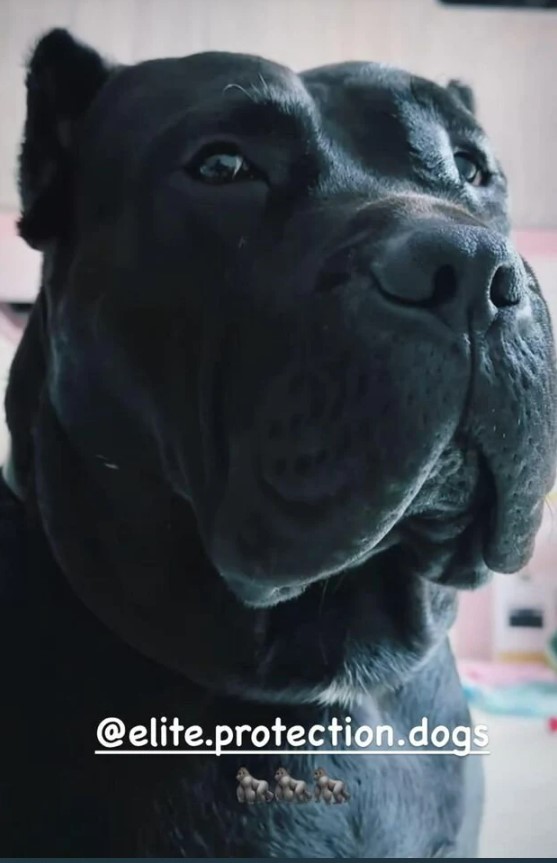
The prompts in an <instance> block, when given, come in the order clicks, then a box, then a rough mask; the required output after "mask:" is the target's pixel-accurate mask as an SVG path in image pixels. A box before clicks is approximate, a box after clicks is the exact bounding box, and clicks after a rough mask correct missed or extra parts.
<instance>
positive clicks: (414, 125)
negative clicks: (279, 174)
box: [79, 52, 501, 204]
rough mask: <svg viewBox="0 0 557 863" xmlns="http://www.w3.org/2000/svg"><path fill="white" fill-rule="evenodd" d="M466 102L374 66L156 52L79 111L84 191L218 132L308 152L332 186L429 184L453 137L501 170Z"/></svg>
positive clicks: (282, 153) (117, 74)
mask: <svg viewBox="0 0 557 863" xmlns="http://www.w3.org/2000/svg"><path fill="white" fill-rule="evenodd" d="M472 109H473V105H472V103H471V101H470V100H469V99H468V98H467V94H466V93H465V92H464V90H463V89H460V88H455V87H452V86H449V87H448V88H445V87H441V86H438V85H436V84H433V83H431V82H429V81H426V80H424V79H420V78H416V77H415V76H412V75H410V74H409V73H407V72H404V71H401V70H398V69H392V68H387V67H383V66H382V65H380V64H374V63H346V64H335V65H333V66H329V67H322V68H319V69H316V70H311V71H309V72H306V73H302V74H300V75H298V74H296V73H295V72H293V71H292V70H290V69H287V68H285V67H284V66H281V65H279V64H277V63H273V62H270V61H267V60H263V59H261V58H259V57H253V56H248V55H238V54H227V53H221V52H211V53H204V54H198V55H194V56H191V57H186V58H178V59H164V60H155V61H149V62H146V63H141V64H139V65H137V66H132V67H118V68H116V69H114V70H113V72H112V74H111V76H110V78H109V80H108V82H107V84H106V85H105V87H104V88H103V89H102V90H101V92H100V94H99V96H98V97H97V100H96V101H95V102H94V103H93V105H92V107H91V109H90V110H89V112H88V113H87V115H86V117H85V118H84V122H83V125H82V129H81V135H80V144H79V147H80V154H81V159H82V171H81V173H82V175H85V180H86V179H87V175H89V177H90V188H87V189H86V191H87V193H88V195H91V196H94V195H95V194H98V192H99V189H100V188H103V187H104V188H105V189H107V190H109V191H110V194H111V195H114V194H115V193H117V192H118V189H119V188H120V186H121V183H122V182H123V181H124V180H125V179H126V177H128V176H130V175H131V174H132V173H133V172H134V171H135V170H136V169H138V170H140V169H141V167H142V165H143V164H144V163H145V160H146V159H147V158H148V155H149V153H150V152H151V151H152V150H153V149H156V145H157V142H158V141H161V140H169V139H170V140H172V141H173V142H174V146H173V147H171V156H172V159H173V160H174V161H178V160H179V159H180V158H182V159H183V160H184V161H185V160H186V159H187V158H188V156H190V155H191V152H192V150H193V149H194V148H195V147H196V146H199V145H201V144H203V143H206V142H207V141H210V140H218V139H219V138H222V139H224V140H237V141H242V142H245V141H246V140H247V141H252V142H255V143H257V144H258V145H259V146H267V147H269V146H271V147H273V146H274V147H276V148H277V153H276V160H277V162H279V161H281V160H283V161H287V160H289V159H290V160H294V159H295V158H296V156H300V157H301V156H304V157H305V158H306V159H307V160H308V163H309V161H311V158H312V157H313V158H314V160H315V162H316V165H314V167H316V170H313V171H308V179H309V178H310V177H311V178H314V177H315V175H316V174H319V176H320V179H321V180H323V179H324V178H325V180H327V179H328V180H329V181H330V187H331V188H339V187H340V188H341V189H342V188H343V187H345V188H346V190H349V187H350V186H352V187H354V186H358V185H359V186H360V187H362V186H363V187H365V185H366V183H368V184H369V183H373V182H374V181H375V182H379V183H381V182H383V181H385V180H387V181H388V182H390V183H391V184H393V183H394V184H395V185H396V184H397V183H399V184H401V188H400V191H402V192H404V191H405V190H406V189H407V188H408V185H410V186H412V184H413V183H414V184H417V185H418V186H419V190H420V191H422V192H423V186H424V183H425V184H428V185H430V186H431V187H432V191H434V190H435V188H438V187H439V183H440V182H441V183H442V181H443V170H444V169H443V165H444V163H446V164H448V165H452V161H451V154H452V153H453V152H454V150H455V149H458V147H459V146H466V147H469V146H473V147H477V148H478V149H480V150H481V151H482V152H483V153H484V155H485V159H486V161H487V163H488V165H489V166H491V167H492V168H497V169H498V165H497V163H496V161H495V159H494V157H493V155H492V153H491V151H490V147H489V144H488V141H487V139H486V137H485V135H484V134H483V132H482V130H481V129H480V127H479V126H478V124H477V122H476V120H475V117H474V114H473V110H472ZM181 148H182V149H181ZM99 168H102V170H101V171H100V175H101V176H102V177H103V184H102V186H99V173H98V172H99ZM81 179H82V180H83V179H84V178H83V176H82V177H81ZM297 183H298V189H299V186H300V175H299V174H298V175H297ZM395 191H396V189H395ZM498 191H499V192H500V189H499V190H498ZM86 197H87V196H86ZM499 199H501V195H499ZM499 199H498V204H500V203H501V201H500V200H499ZM484 204H485V200H484Z"/></svg>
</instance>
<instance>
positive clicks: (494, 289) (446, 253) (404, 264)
mask: <svg viewBox="0 0 557 863" xmlns="http://www.w3.org/2000/svg"><path fill="white" fill-rule="evenodd" d="M372 272H373V275H374V277H375V280H376V283H377V287H378V289H379V290H380V292H381V294H382V295H383V296H384V297H385V298H386V299H388V300H389V301H390V302H392V303H393V304H398V305H399V306H400V305H404V306H411V307H414V308H420V309H425V310H427V311H428V312H430V313H432V314H434V315H437V316H438V317H439V318H441V319H443V320H444V321H445V323H447V324H448V325H449V326H451V327H452V328H453V329H455V330H461V331H462V330H466V329H468V328H472V329H487V327H488V326H489V325H490V323H491V322H492V321H493V320H494V319H495V317H496V316H497V314H498V313H499V312H500V310H501V309H508V308H510V307H514V306H518V305H519V304H520V302H521V300H522V298H523V297H524V294H525V285H526V272H525V269H524V266H523V264H522V261H521V259H520V257H519V255H518V254H517V253H516V252H515V251H514V249H513V247H512V245H511V244H510V243H509V241H508V240H507V239H506V238H505V237H503V236H500V235H499V234H496V233H495V232H494V231H490V230H488V229H487V228H482V227H476V226H470V225H458V224H452V223H437V222H436V223H433V224H431V223H429V224H426V225H424V226H423V227H420V228H417V229H414V230H412V229H408V228H406V229H404V230H400V231H399V232H397V233H394V234H391V236H390V237H389V238H388V239H387V240H385V241H384V243H383V244H382V245H381V246H380V247H379V249H378V250H377V254H376V255H375V256H374V260H373V263H372Z"/></svg>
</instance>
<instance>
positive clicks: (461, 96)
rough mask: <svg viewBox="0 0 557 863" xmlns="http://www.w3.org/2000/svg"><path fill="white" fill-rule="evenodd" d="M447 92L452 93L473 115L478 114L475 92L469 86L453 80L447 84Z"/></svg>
mask: <svg viewBox="0 0 557 863" xmlns="http://www.w3.org/2000/svg"><path fill="white" fill-rule="evenodd" d="M447 90H448V91H449V93H451V94H452V95H453V96H454V97H455V98H456V99H457V100H458V101H459V102H460V103H461V105H464V107H465V108H466V109H467V110H468V111H470V113H471V114H475V113H476V97H475V96H474V91H473V90H472V88H471V87H470V86H468V84H464V83H463V82H462V81H457V80H454V79H453V80H452V81H449V83H448V84H447Z"/></svg>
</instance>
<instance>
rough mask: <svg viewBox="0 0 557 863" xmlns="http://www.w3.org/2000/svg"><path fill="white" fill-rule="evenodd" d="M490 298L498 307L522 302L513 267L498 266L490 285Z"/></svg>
mask: <svg viewBox="0 0 557 863" xmlns="http://www.w3.org/2000/svg"><path fill="white" fill-rule="evenodd" d="M489 298H490V300H491V302H492V303H493V305H494V306H496V307H497V308H498V309H502V308H505V306H516V305H517V304H518V303H519V302H520V288H519V285H518V282H517V279H516V275H515V273H514V270H513V269H512V267H504V266H501V267H498V268H497V270H496V272H495V275H494V276H493V279H492V280H491V285H490V287H489Z"/></svg>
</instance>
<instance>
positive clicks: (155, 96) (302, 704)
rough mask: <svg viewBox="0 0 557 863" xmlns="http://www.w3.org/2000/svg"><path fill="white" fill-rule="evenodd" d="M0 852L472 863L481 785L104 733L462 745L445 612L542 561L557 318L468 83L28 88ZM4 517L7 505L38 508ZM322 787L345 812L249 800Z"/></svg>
mask: <svg viewBox="0 0 557 863" xmlns="http://www.w3.org/2000/svg"><path fill="white" fill-rule="evenodd" d="M27 87H28V105H27V109H28V111H27V121H26V126H25V136H24V143H23V148H22V154H21V163H20V178H21V196H22V217H21V221H20V231H21V234H22V236H23V237H24V238H25V240H26V241H27V242H28V243H29V244H30V245H32V246H33V247H34V248H37V249H40V250H41V251H42V252H43V253H44V268H43V278H42V285H41V291H40V294H39V298H38V301H37V303H36V304H35V306H34V308H33V312H32V315H31V318H30V321H29V324H28V327H27V330H26V332H25V335H24V338H23V341H22V344H21V346H20V349H19V351H18V354H17V356H16V359H15V362H14V365H13V369H12V372H11V377H10V382H9V389H8V394H7V402H6V406H7V416H8V422H9V426H10V430H11V435H12V445H13V451H12V456H11V460H10V463H9V465H7V468H6V473H7V477H8V480H9V484H10V485H11V487H12V491H13V492H15V495H13V494H12V492H8V491H7V490H6V489H4V491H3V496H2V502H1V506H2V521H1V522H0V530H1V534H0V537H1V541H2V545H1V549H2V560H1V562H0V565H1V566H2V579H3V583H2V605H1V607H2V612H3V618H2V623H1V626H0V631H1V637H2V639H3V654H2V655H3V657H4V671H3V678H2V679H3V708H2V731H3V737H2V747H3V756H2V766H1V770H0V846H1V847H0V852H1V853H2V854H3V855H14V856H17V855H18V854H19V855H25V856H37V857H41V856H42V857H44V856H56V855H58V856H63V855H68V856H71V855H75V856H103V855H108V856H150V855H151V856H152V855H157V856H170V857H172V856H185V857H204V856H208V857H211V856H214V857H300V858H302V857H352V858H357V857H371V858H373V857H380V858H383V857H401V858H402V857H434V856H440V857H444V856H457V857H473V856H474V855H475V853H476V844H477V836H478V830H479V820H480V808H481V776H480V771H479V765H480V760H481V759H478V758H471V757H470V758H457V757H455V756H450V755H448V756H445V757H440V758H435V757H433V756H432V757H427V756H425V757H421V758H403V757H402V756H398V755H397V756H396V757H388V756H381V757H373V758H372V757H367V756H362V757H356V756H354V757H352V756H344V757H343V758H340V757H336V758H335V757H333V756H327V755H323V754H320V753H319V752H318V751H317V753H316V757H315V758H314V757H313V756H311V755H305V756H304V755H296V754H295V753H293V754H292V757H291V758H288V759H286V760H285V759H284V758H281V759H280V760H277V759H274V758H273V757H263V756H261V757H258V758H253V759H252V761H251V762H249V763H248V760H247V759H246V758H245V757H239V758H238V760H236V759H235V757H232V756H223V757H221V758H220V759H217V758H215V757H214V756H205V757H202V756H198V757H191V758H180V757H178V756H176V757H174V756H172V757H167V758H155V757H152V758H134V757H121V758H109V757H104V756H96V757H95V756H94V754H93V752H94V750H95V748H97V747H98V744H97V741H96V727H97V724H98V722H99V721H100V720H102V719H103V718H104V717H107V716H116V717H120V718H122V719H123V720H124V721H126V722H128V723H132V724H133V723H145V722H147V721H148V719H149V717H151V716H162V715H165V716H167V717H172V716H174V715H177V716H179V717H180V719H181V720H182V721H183V722H184V724H194V723H198V724H200V725H203V726H204V727H210V726H211V725H214V724H215V723H229V724H234V723H242V722H248V723H250V724H252V725H257V724H271V723H272V721H273V719H274V717H275V716H277V715H280V716H281V718H282V720H283V721H284V722H285V723H288V724H301V725H304V726H306V727H307V726H309V725H311V724H312V723H320V724H327V720H328V719H329V718H330V717H332V716H337V717H339V718H344V716H346V715H347V714H350V715H351V716H352V719H353V722H354V723H367V724H370V725H375V724H376V723H381V724H386V723H389V724H391V725H392V726H394V728H395V731H396V736H397V737H398V736H404V735H406V734H407V733H408V731H409V729H410V728H411V727H412V726H413V725H416V724H418V723H419V722H420V720H421V719H422V717H423V716H427V717H428V718H429V721H430V725H431V726H434V725H438V724H444V725H446V726H448V727H449V728H453V727H454V726H456V725H461V724H469V715H468V712H467V707H466V704H465V701H464V699H463V696H462V694H461V689H460V686H459V682H458V678H457V675H456V673H455V669H454V664H453V659H452V656H451V653H450V649H449V647H448V642H447V635H446V634H447V630H448V628H449V626H450V625H451V623H452V621H453V619H454V614H455V604H456V590H457V588H459V587H471V586H474V585H476V584H478V583H480V582H482V581H483V580H484V579H485V577H486V576H487V574H488V571H489V570H491V569H494V570H500V571H514V570H517V569H518V568H519V567H521V566H522V565H523V564H524V562H525V561H526V560H527V559H528V557H529V555H530V553H531V549H532V542H533V538H534V535H535V533H536V530H537V527H538V525H539V521H540V517H541V512H542V505H543V497H544V495H545V493H546V492H547V491H548V489H549V488H550V487H551V485H552V481H553V474H554V462H555V451H556V432H555V429H556V424H555V372H554V355H553V345H552V338H551V330H550V323H549V319H548V314H547V310H546V306H545V304H544V301H543V299H542V297H541V296H540V292H539V288H538V286H537V284H536V281H535V278H534V276H533V274H532V273H531V271H530V270H529V268H528V266H527V265H526V264H525V263H524V262H523V261H522V260H521V258H520V257H519V256H518V254H517V253H516V251H515V250H514V249H513V247H512V245H511V243H510V242H509V240H508V239H507V232H508V220H507V212H506V184H505V179H504V175H503V173H502V171H501V168H500V167H499V165H498V163H497V161H496V160H495V158H494V156H493V154H492V152H491V149H490V147H489V144H488V142H487V141H486V139H485V136H484V134H483V133H482V131H481V130H480V128H479V127H478V124H477V122H476V121H475V119H474V105H473V99H472V94H471V93H470V91H469V90H468V89H467V88H466V87H464V86H463V85H459V84H457V83H453V84H450V85H449V86H448V87H447V88H442V87H440V86H436V85H434V84H432V83H429V82H427V81H425V80H421V79H419V78H415V77H412V76H410V75H409V74H406V73H404V72H401V71H397V70H392V69H385V68H384V67H381V66H376V65H373V64H368V63H348V64H343V65H338V66H331V67H327V68H322V69H318V70H315V71H311V72H308V73H305V74H303V75H299V76H298V75H296V74H294V73H293V72H291V71H289V70H288V69H285V68H283V67H281V66H278V65H276V64H274V63H270V62H267V61H265V60H262V59H259V58H256V57H249V56H242V55H232V54H224V53H210V54H200V55H196V56H193V57H189V58H185V59H168V60H159V61H154V62H148V63H142V64H140V65H138V66H133V67H128V68H126V67H111V66H109V65H107V64H105V63H104V62H103V60H101V58H100V57H99V56H98V55H97V54H96V53H95V52H94V51H92V50H90V49H88V48H86V47H83V46H81V45H79V44H77V43H76V42H75V41H74V40H73V39H72V38H71V37H70V36H69V35H68V34H67V33H66V32H64V31H53V32H51V33H50V34H48V35H47V36H46V37H45V38H44V39H43V40H42V41H41V42H40V43H39V44H38V46H37V47H36V49H35V51H34V53H33V56H32V58H31V61H30V64H29V71H28V80H27ZM16 496H17V497H18V498H19V500H17V497H16ZM283 762H284V763H287V764H288V769H289V770H291V772H292V774H293V775H294V776H299V777H303V778H305V779H306V780H308V781H310V782H311V777H312V775H313V772H314V770H315V768H316V767H317V766H320V767H321V768H323V770H325V771H326V772H327V773H330V775H332V776H335V777H337V776H338V777H340V778H342V780H343V781H345V782H346V785H347V787H348V788H350V793H351V797H350V801H349V803H347V805H345V806H333V807H327V806H319V805H317V804H314V803H309V804H308V805H307V806H301V807H297V806H280V805H272V804H271V805H268V806H265V807H245V806H242V805H241V804H240V803H238V801H237V799H236V793H235V787H236V781H235V775H236V773H237V771H238V769H239V768H240V767H241V766H242V765H243V764H244V763H246V766H247V768H248V769H249V770H250V772H251V771H252V772H253V774H254V775H255V776H258V777H266V778H267V779H269V778H270V777H272V776H273V775H274V772H275V770H276V769H277V767H278V766H279V765H280V764H282V763H283Z"/></svg>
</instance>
